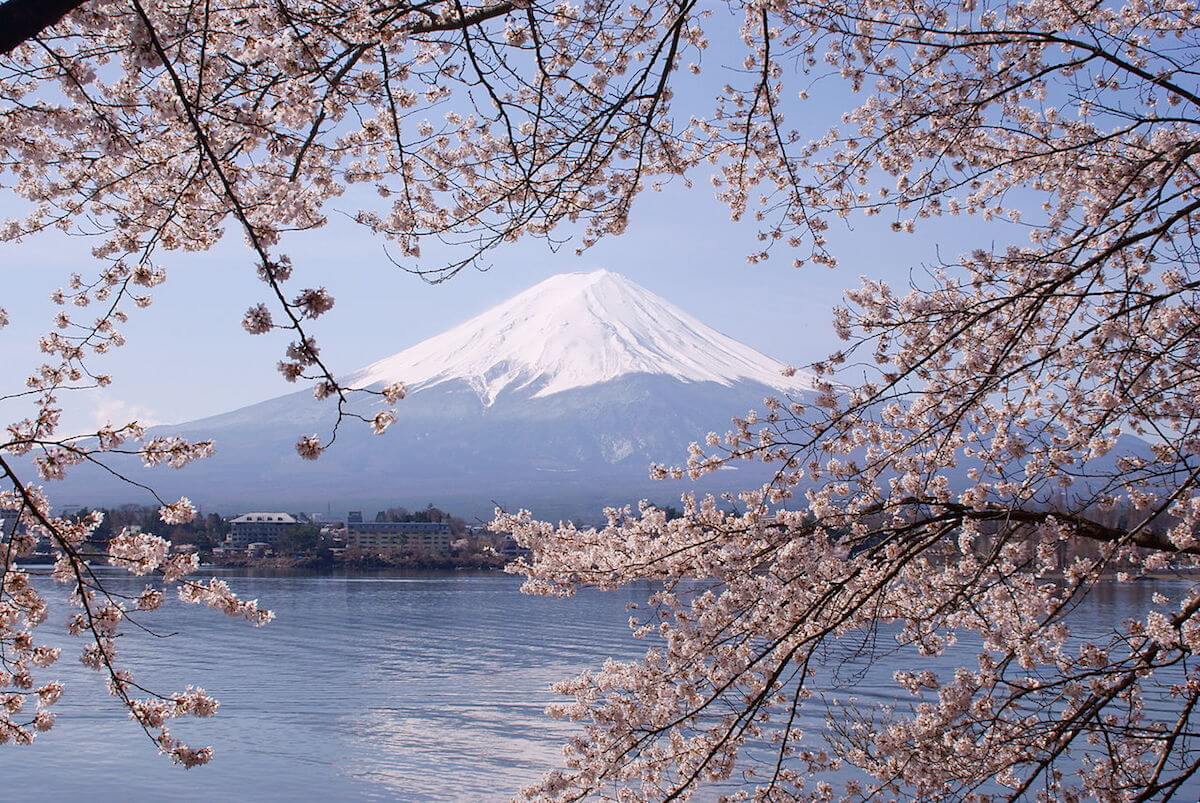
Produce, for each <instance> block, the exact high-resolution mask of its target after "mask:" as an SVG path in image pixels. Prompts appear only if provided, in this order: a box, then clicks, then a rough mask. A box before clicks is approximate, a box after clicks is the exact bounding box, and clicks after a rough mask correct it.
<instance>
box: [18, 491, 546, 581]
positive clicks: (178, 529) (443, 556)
mask: <svg viewBox="0 0 1200 803" xmlns="http://www.w3.org/2000/svg"><path fill="white" fill-rule="evenodd" d="M90 512H91V510H89V509H88V508H80V509H79V510H78V511H72V513H71V515H73V516H80V517H82V516H85V515H88V514H89V513H90ZM101 512H102V513H103V514H104V520H103V522H102V524H101V526H100V527H98V528H97V529H96V531H95V532H94V533H93V534H92V538H91V540H92V546H93V547H94V549H91V550H88V551H89V552H93V553H95V554H104V553H105V551H106V549H105V546H106V544H107V542H108V540H109V539H110V538H112V537H113V536H114V535H116V534H117V533H120V532H122V531H126V530H127V531H133V532H154V533H155V534H158V535H162V536H163V537H165V538H167V539H168V540H170V542H171V549H172V551H173V552H175V553H184V554H190V553H194V554H196V555H197V556H198V558H199V560H200V562H201V563H202V564H209V565H214V566H231V567H249V568H268V569H289V568H311V569H328V568H337V567H346V568H389V567H394V568H413V569H457V568H464V569H468V568H469V569H499V568H502V567H503V566H504V565H505V564H506V563H508V562H509V561H511V560H513V559H514V558H516V557H518V556H519V555H521V554H523V550H522V549H521V548H520V547H519V546H518V545H517V543H516V542H515V541H514V540H513V538H512V537H511V536H509V535H507V534H504V533H495V532H492V531H490V530H489V529H488V528H487V527H485V526H483V525H479V524H468V523H467V522H466V521H465V520H464V519H462V518H459V517H457V516H454V515H451V514H450V513H447V512H446V511H443V510H441V509H439V508H437V507H434V506H433V505H429V506H427V507H426V508H425V509H423V510H417V511H410V510H408V509H407V508H403V507H392V508H388V509H386V510H380V511H378V512H377V513H375V514H374V515H373V516H371V517H368V516H366V515H364V512H363V511H361V510H351V511H348V512H347V513H346V515H345V516H344V517H336V518H335V517H333V516H331V515H329V514H318V513H304V512H287V511H250V512H246V513H241V514H238V515H234V516H222V515H220V514H217V513H208V514H204V515H199V516H197V517H196V518H195V519H194V520H193V521H191V522H188V523H187V524H176V525H164V524H163V522H162V521H161V520H160V519H159V515H158V509H157V508H153V507H144V506H139V505H124V506H121V507H118V508H115V509H101ZM21 526H22V525H20V524H19V523H18V522H17V518H16V516H15V515H14V513H13V512H12V511H0V540H4V541H6V540H8V539H9V538H11V536H12V535H13V533H14V532H15V531H17V528H18V527H21ZM51 559H52V555H51V551H50V549H49V545H48V544H45V543H41V542H39V543H38V546H37V548H36V549H35V551H34V554H33V555H32V556H31V557H30V559H29V562H31V563H37V562H48V561H50V560H51Z"/></svg>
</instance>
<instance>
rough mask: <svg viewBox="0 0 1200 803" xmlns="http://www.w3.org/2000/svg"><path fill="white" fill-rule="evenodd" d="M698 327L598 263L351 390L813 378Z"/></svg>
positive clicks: (792, 382)
mask: <svg viewBox="0 0 1200 803" xmlns="http://www.w3.org/2000/svg"><path fill="white" fill-rule="evenodd" d="M783 371H784V365H783V363H780V362H779V361H777V360H773V359H771V358H770V357H767V356H766V355H764V354H761V353H759V352H757V351H755V350H754V349H752V348H750V347H748V346H745V345H742V344H741V343H738V342H737V341H736V340H733V339H732V338H729V337H726V336H725V335H723V334H721V333H720V332H718V331H716V330H715V329H713V328H711V327H709V326H706V325H705V324H703V323H701V322H700V321H699V320H697V319H696V318H694V317H692V316H691V315H688V314H687V313H686V312H684V311H683V310H681V309H679V308H678V307H676V306H675V305H673V304H671V303H669V302H667V301H665V300H664V299H662V298H660V297H659V296H656V295H655V294H653V293H651V292H650V291H649V290H646V289H645V288H643V287H640V286H639V285H637V284H634V283H633V282H631V281H630V280H628V279H626V278H625V277H624V276H621V275H620V274H616V273H611V272H609V271H606V270H598V271H593V272H591V273H564V274H559V275H557V276H552V277H551V278H549V279H546V280H545V281H543V282H541V283H540V284H537V285H534V286H533V287H531V288H529V289H528V290H525V291H524V292H522V293H520V294H518V295H516V296H514V297H513V298H511V299H509V300H508V301H505V302H503V303H501V304H499V305H497V306H495V307H493V308H491V309H490V310H488V311H487V312H484V313H483V314H481V315H477V316H476V317H474V318H472V319H471V320H469V321H467V322H466V323H463V324H461V325H459V326H456V327H454V328H453V329H451V330H449V331H448V332H444V333H442V334H440V335H437V336H435V337H432V338H430V339H428V340H425V341H423V342H421V343H419V344H417V345H416V346H413V347H412V348H409V349H406V350H404V351H401V352H399V353H397V354H394V355H392V356H391V357H386V358H384V359H382V360H380V361H378V362H376V363H373V364H372V365H369V366H367V367H366V368H363V369H362V370H360V371H357V372H355V373H354V374H351V375H350V376H349V377H347V378H346V380H345V381H346V382H347V383H348V384H350V385H351V386H353V387H367V386H370V385H375V384H378V383H390V382H403V383H405V385H407V386H408V388H409V389H410V390H419V389H421V388H423V387H432V386H434V385H438V384H441V383H444V382H450V381H454V380H462V381H465V382H466V383H467V384H468V385H469V386H470V387H471V388H473V389H474V390H475V392H476V393H478V394H479V397H480V399H481V400H482V401H483V403H484V404H486V405H491V404H492V403H493V402H494V401H495V399H496V397H497V396H498V395H499V394H500V393H501V392H502V391H504V390H506V389H507V390H527V391H533V393H532V395H533V396H534V397H535V398H536V397H545V396H550V395H552V394H555V393H560V392H562V391H564V390H570V389H572V388H579V387H587V386H590V385H597V384H600V383H603V382H608V381H611V380H613V379H616V378H617V377H620V376H625V375H627V374H652V375H662V376H669V377H674V378H676V379H680V380H683V381H687V382H716V383H718V384H721V385H725V386H731V385H734V384H735V383H738V382H742V381H747V380H748V381H753V382H758V383H761V384H763V385H766V386H768V387H773V388H777V389H779V390H784V391H797V390H805V389H808V388H811V387H812V377H811V376H807V375H804V374H800V373H797V374H796V375H795V376H793V377H785V376H784V375H783Z"/></svg>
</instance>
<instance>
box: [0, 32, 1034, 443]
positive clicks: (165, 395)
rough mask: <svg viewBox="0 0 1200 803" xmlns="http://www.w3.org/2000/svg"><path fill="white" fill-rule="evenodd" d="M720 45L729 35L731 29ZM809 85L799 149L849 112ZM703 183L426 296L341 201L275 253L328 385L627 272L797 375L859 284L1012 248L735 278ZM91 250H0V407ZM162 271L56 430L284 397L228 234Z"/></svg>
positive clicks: (925, 236)
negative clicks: (502, 310)
mask: <svg viewBox="0 0 1200 803" xmlns="http://www.w3.org/2000/svg"><path fill="white" fill-rule="evenodd" d="M734 30H736V29H735V28H733V26H732V25H731V27H730V32H731V33H732V31H734ZM714 39H721V37H714ZM730 41H732V42H736V39H731V40H730ZM725 45H726V46H727V47H729V42H726V43H725ZM735 50H736V51H737V52H734V51H735ZM740 52H741V51H740V48H732V49H730V50H728V51H727V52H725V53H723V54H722V53H721V52H720V51H719V50H718V49H716V48H714V49H713V50H710V51H709V52H708V53H707V54H706V55H705V65H706V67H705V73H704V76H702V77H701V78H692V77H690V76H686V74H684V76H683V77H682V78H681V79H680V80H681V81H684V82H688V81H690V82H692V83H684V84H683V85H682V86H680V88H679V89H680V94H679V97H680V98H681V99H682V98H684V97H686V99H687V100H686V102H687V103H688V104H699V105H698V108H706V109H711V102H707V103H706V102H705V98H706V97H707V96H709V95H710V94H711V92H712V89H713V88H714V87H715V86H719V81H720V79H721V76H720V74H719V73H720V72H721V68H718V67H715V66H714V65H715V64H717V63H718V62H719V63H724V64H730V63H737V62H738V61H740V59H741V56H740ZM801 85H804V86H806V87H807V88H809V89H813V86H812V84H811V83H810V82H809V81H807V79H802V80H800V81H797V82H796V83H795V84H793V86H794V87H795V88H797V89H798V88H799V87H800V86H801ZM816 88H817V89H818V90H819V91H814V93H813V94H814V99H813V100H810V101H808V102H806V103H804V104H799V103H798V102H797V105H796V108H795V109H793V110H791V112H790V113H789V118H791V119H792V120H793V121H798V122H793V124H795V125H798V127H799V128H800V129H801V130H802V132H803V133H804V134H806V135H808V136H813V137H815V136H819V135H820V134H822V133H824V131H825V130H826V129H827V128H828V126H829V125H831V124H833V123H836V122H837V118H838V115H839V113H840V112H841V111H842V110H844V109H845V108H846V107H847V106H848V105H850V104H851V103H853V102H854V101H855V98H854V97H853V96H852V95H851V93H850V92H849V91H848V90H847V89H846V87H845V85H844V84H841V83H840V82H839V81H837V80H836V79H835V80H834V81H832V82H818V85H817V87H816ZM681 102H682V101H681ZM437 113H438V112H431V117H432V115H435V114H437ZM707 178H708V176H707V175H705V174H697V175H695V176H693V179H694V180H695V183H694V188H693V189H690V190H689V189H686V188H684V187H683V186H682V184H676V185H674V186H671V187H668V188H667V189H666V190H664V191H663V192H661V193H653V192H647V193H645V194H644V195H643V196H642V197H641V198H640V199H639V200H638V202H637V204H636V206H635V208H634V213H633V215H632V219H631V223H630V226H629V229H628V231H627V232H626V234H624V235H623V236H621V237H617V238H610V239H608V240H605V241H602V242H601V243H600V244H599V245H597V246H596V247H594V248H593V249H591V250H590V251H588V252H586V253H585V254H583V255H582V256H576V255H575V253H574V248H573V246H568V247H565V248H563V249H561V250H560V251H559V252H558V253H552V252H551V251H550V250H549V249H548V248H547V246H546V245H545V243H544V242H542V241H535V240H530V241H523V242H518V243H515V244H512V245H510V246H508V247H505V248H503V249H501V250H498V251H495V252H493V254H492V258H491V262H492V264H493V267H492V269H491V270H490V271H488V272H477V271H470V270H467V271H464V272H463V273H461V274H459V275H458V276H457V277H455V278H454V279H452V280H450V281H449V282H446V283H444V284H441V285H437V286H431V285H428V284H426V283H425V282H423V281H422V280H421V279H419V278H418V277H415V276H413V275H410V274H407V273H404V272H403V271H401V270H399V269H397V268H396V267H394V266H393V265H392V264H391V263H390V262H389V261H388V259H387V258H386V257H385V256H384V252H383V248H384V244H385V243H384V241H383V240H381V239H379V238H376V237H374V236H372V235H371V234H370V232H368V231H367V230H365V229H363V228H361V227H359V226H358V225H356V224H354V223H352V222H350V221H349V220H347V218H346V216H344V215H341V214H337V212H339V211H341V212H353V211H354V209H355V204H354V203H353V196H352V195H347V196H345V197H344V198H342V199H340V200H339V201H338V202H335V203H334V204H332V205H331V207H330V215H329V221H330V222H329V225H327V226H326V227H325V228H323V229H319V230H315V231H311V232H304V233H299V234H295V235H292V236H290V237H289V238H288V239H286V240H285V243H284V249H283V250H284V251H285V252H287V253H289V254H290V255H291V256H292V258H293V260H294V262H295V264H296V276H295V282H294V285H293V286H294V287H295V288H296V289H299V288H302V287H311V286H318V285H324V286H326V287H327V288H328V289H329V290H330V292H331V293H332V294H333V295H334V297H335V298H336V300H337V305H336V306H335V307H334V309H333V310H332V311H331V312H330V313H329V314H327V315H326V316H324V317H322V318H321V319H320V320H319V321H318V322H316V326H315V327H314V333H315V335H316V337H317V340H318V343H319V344H320V346H321V348H322V353H323V355H324V356H326V357H327V358H328V359H329V364H330V365H331V366H333V368H334V370H335V371H337V372H339V373H341V372H349V371H351V370H353V369H355V368H358V367H360V366H363V365H366V364H368V363H370V362H372V361H374V360H377V359H379V358H381V357H384V356H386V355H388V354H392V353H394V352H396V351H399V350H401V349H404V348H406V347H408V346H410V345H413V344H415V343H417V342H419V341H420V340H422V339H424V338H426V337H429V336H431V335H434V334H437V333H438V332H441V331H443V330H445V329H447V328H449V327H450V326H453V325H454V324H456V323H459V322H460V321H463V320H465V319H467V318H469V317H471V316H472V315H474V314H476V313H479V312H481V311H483V310H485V309H487V308H488V307H490V306H491V305H493V304H495V303H497V302H499V301H501V300H503V299H505V298H507V297H509V296H511V295H513V294H515V293H517V292H519V291H521V290H522V289H524V288H525V287H528V286H530V285H532V284H534V283H536V282H538V281H541V280H542V279H545V278H546V277H548V276H551V275H553V274H555V273H561V272H564V271H579V270H591V269H594V268H601V267H603V268H608V269H610V270H614V271H617V272H620V273H623V274H625V275H626V276H628V277H629V278H630V279H632V280H634V281H636V282H638V283H639V284H641V285H643V286H644V287H646V288H648V289H650V290H651V291H653V292H656V293H658V294H660V295H662V296H663V297H665V298H667V299H668V300H670V301H672V302H674V303H675V304H677V305H679V306H681V307H683V308H684V309H685V310H687V311H689V312H691V313H692V314H694V315H696V316H697V317H698V318H700V319H701V320H702V321H704V322H706V323H708V324H709V325H710V326H713V327H715V328H717V329H719V330H721V331H722V332H724V333H726V334H728V335H730V336H732V337H734V338H736V339H738V340H741V341H743V342H745V343H747V344H749V345H751V346H753V347H755V348H757V349H759V350H760V351H763V352H765V353H766V354H769V355H771V356H773V357H776V358H778V359H781V360H784V361H787V362H791V363H793V364H797V365H802V364H804V363H807V362H811V361H813V360H816V359H820V358H822V357H824V356H826V355H827V354H828V353H829V352H830V351H832V350H833V349H835V348H837V347H838V345H839V344H838V342H837V341H836V339H835V338H834V337H833V335H832V332H831V330H830V318H831V310H832V307H833V306H834V305H835V304H836V303H838V302H839V301H840V300H841V298H842V292H843V290H844V289H845V288H847V287H850V286H853V285H856V284H857V283H858V280H857V277H858V276H859V275H867V276H871V277H876V278H884V279H888V280H891V281H894V282H896V283H898V284H901V285H903V284H905V283H906V282H907V274H908V271H909V270H910V269H913V268H919V267H920V266H921V265H923V264H928V263H931V262H934V261H936V260H937V259H938V256H939V253H940V255H941V257H942V258H943V259H947V258H953V257H954V256H955V255H957V254H959V253H961V252H963V251H965V250H969V249H971V248H976V247H981V246H982V247H986V246H988V245H989V244H990V240H991V238H993V237H996V236H1002V235H1005V234H1007V235H1008V236H1011V235H1012V230H1011V228H1008V231H1007V232H1005V231H1004V228H1005V226H1004V224H983V223H982V222H980V221H977V220H967V219H963V218H953V219H947V220H944V221H937V222H934V223H932V224H926V225H925V226H924V227H923V228H919V229H918V231H917V233H915V234H897V233H893V232H892V231H891V230H890V227H889V226H888V221H887V220H886V219H883V218H874V219H871V220H867V219H865V218H861V217H860V218H856V219H852V220H850V221H846V223H845V224H844V225H841V226H838V225H837V224H835V228H834V230H833V231H832V232H831V238H830V239H831V243H832V249H833V251H834V253H835V254H836V255H837V256H838V258H839V259H840V260H841V265H840V267H839V268H837V269H836V270H832V271H831V270H828V269H825V268H820V267H812V266H810V267H805V268H802V269H799V270H797V269H794V268H792V267H791V264H790V263H791V255H790V254H789V253H788V251H787V249H786V248H780V249H779V250H778V251H777V252H776V255H775V256H774V257H773V258H772V259H771V260H769V261H768V262H766V263H764V264H760V265H756V266H750V265H747V263H746V261H745V256H746V254H747V253H749V252H750V251H752V250H754V248H755V246H756V245H758V243H757V242H756V240H755V237H754V234H755V230H754V227H753V226H752V225H748V224H740V225H739V224H734V223H733V222H731V221H730V219H729V213H728V210H727V209H726V208H725V207H724V206H723V205H721V204H720V203H718V202H717V201H716V200H715V199H714V198H713V196H712V190H711V188H710V186H709V184H708V181H707ZM363 197H364V198H366V196H365V195H364V196H363ZM367 203H370V200H367ZM21 206H22V205H21V204H20V203H19V201H18V199H16V198H14V197H13V196H11V195H8V194H6V191H5V190H3V189H0V218H4V217H9V216H11V215H14V214H17V213H19V211H20V209H21ZM89 247H90V243H89V241H88V240H86V239H84V238H78V237H70V236H68V235H66V234H63V233H61V232H50V233H46V234H43V235H40V236H37V237H34V238H31V239H29V240H27V241H25V242H23V243H20V244H11V243H0V271H2V272H3V285H2V286H3V288H4V290H3V293H2V294H0V307H4V308H5V309H7V311H8V314H9V317H10V319H11V325H10V326H9V327H8V328H7V329H5V330H0V364H2V365H3V366H4V379H5V383H4V385H3V386H0V394H3V393H4V392H11V391H12V390H13V389H15V388H18V387H19V386H20V384H21V383H22V382H23V379H24V377H25V375H26V374H27V372H28V371H29V370H30V369H31V368H33V367H34V366H36V365H37V364H38V363H39V361H40V359H39V354H38V351H37V338H38V337H39V336H40V335H41V334H42V333H44V332H45V331H47V329H49V327H50V325H51V318H52V316H53V314H54V312H55V311H56V308H55V307H54V306H53V305H52V304H51V303H50V302H49V298H48V296H49V293H50V292H51V291H52V290H53V289H54V288H56V287H60V286H62V285H63V284H65V282H66V280H67V277H68V275H69V274H70V273H71V272H72V271H77V272H79V273H82V274H83V275H85V276H87V275H91V274H93V273H94V272H95V270H96V267H97V266H96V263H95V261H94V260H93V259H92V258H91V257H90V256H89V253H88V249H89ZM939 249H940V251H939ZM160 261H161V262H162V264H163V265H164V266H165V267H166V268H167V269H168V279H167V282H166V283H165V284H164V285H162V286H160V287H158V288H155V291H154V293H155V302H154V304H153V306H152V307H150V308H149V309H147V310H137V311H135V313H134V315H133V317H132V319H131V321H130V323H129V324H128V325H127V327H126V329H125V332H126V335H127V337H128V345H126V346H125V347H124V348H122V349H119V350H116V351H115V352H113V353H111V354H110V355H107V356H105V357H103V358H101V360H100V361H99V362H98V363H97V369H98V370H105V371H107V372H108V373H110V374H112V375H113V377H114V383H113V385H112V386H111V387H110V388H109V389H107V390H105V391H102V392H89V393H80V394H67V396H68V397H65V398H63V399H62V402H63V405H64V408H65V410H66V416H65V419H66V422H67V423H68V424H69V425H70V426H71V427H85V426H89V427H90V426H94V425H95V424H96V423H97V418H101V419H102V418H106V417H110V416H111V417H112V418H113V419H114V420H116V419H122V420H124V419H125V418H127V417H128V416H130V415H132V416H136V417H140V418H141V419H142V420H145V421H151V422H156V423H176V422H181V421H187V420H191V419H195V418H199V417H202V416H205V415H211V414H215V413H220V412H224V411H226V410H230V409H234V408H236V407H240V406H242V405H245V404H249V403H252V402H256V401H260V400H262V399H266V398H271V397H273V396H277V395H280V394H283V393H287V392H290V391H292V390H295V389H296V386H294V385H289V384H288V383H287V382H285V381H284V380H283V379H282V378H281V377H280V376H279V374H278V373H277V372H276V371H275V368H274V366H275V363H276V362H277V361H278V360H279V358H280V356H281V354H282V351H283V349H284V347H285V346H286V338H284V337H283V336H272V335H266V336H259V337H251V336H249V335H247V334H246V333H245V332H244V331H243V330H242V328H241V326H240V321H241V317H242V314H243V313H244V311H245V310H246V308H247V307H249V306H250V305H251V304H253V303H256V302H258V301H265V300H267V296H266V293H265V290H266V288H265V286H264V285H262V284H261V283H260V282H259V281H258V280H257V278H256V277H255V271H254V267H253V266H254V260H253V259H252V258H251V255H250V253H249V252H248V250H247V249H246V248H245V247H244V245H243V244H242V239H241V236H240V234H239V233H238V231H237V230H236V228H235V227H234V226H232V225H230V226H228V228H227V235H226V237H225V238H224V240H223V241H222V242H221V244H220V245H219V246H218V247H217V248H216V249H214V250H212V251H210V252H208V253H203V254H179V253H167V254H162V255H160ZM24 414H25V410H23V409H20V408H19V407H18V406H15V405H9V406H7V407H6V406H4V405H0V418H3V422H8V421H11V420H13V419H14V418H17V417H20V416H21V415H24Z"/></svg>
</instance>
